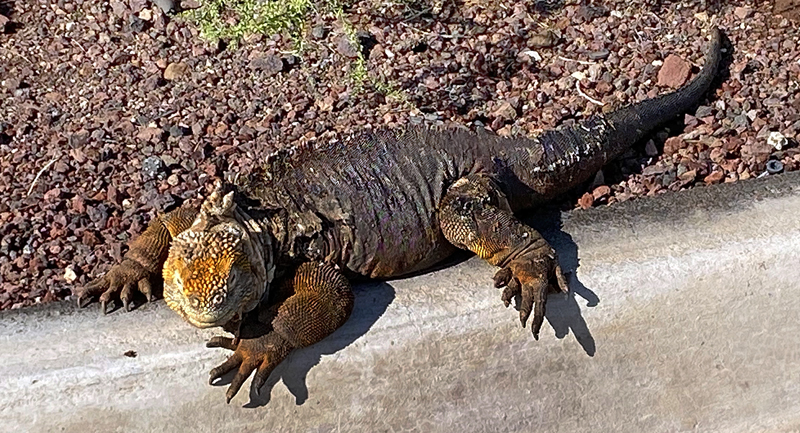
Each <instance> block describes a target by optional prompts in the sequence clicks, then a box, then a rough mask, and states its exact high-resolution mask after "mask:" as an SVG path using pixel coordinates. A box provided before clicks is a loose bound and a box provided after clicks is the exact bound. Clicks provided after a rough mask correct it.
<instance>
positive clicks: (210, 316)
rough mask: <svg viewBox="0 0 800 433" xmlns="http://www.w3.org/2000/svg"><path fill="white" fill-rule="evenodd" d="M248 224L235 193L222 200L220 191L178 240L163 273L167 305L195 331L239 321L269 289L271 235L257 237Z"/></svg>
mask: <svg viewBox="0 0 800 433" xmlns="http://www.w3.org/2000/svg"><path fill="white" fill-rule="evenodd" d="M246 219H247V216H246V215H245V214H244V213H243V212H241V211H238V212H237V209H236V207H235V205H234V204H233V193H232V192H231V193H228V194H226V195H224V196H223V195H222V194H220V191H219V189H218V190H217V191H215V192H214V193H213V194H211V196H210V197H209V198H208V199H207V200H206V201H205V202H204V203H203V206H202V207H201V210H200V213H199V215H198V216H197V219H196V220H195V222H194V224H193V225H192V227H191V228H189V229H188V230H186V231H184V232H182V233H180V234H179V235H178V236H176V237H175V239H173V242H172V246H171V247H170V250H169V255H168V257H167V261H166V262H165V263H164V269H163V276H164V299H165V300H166V301H167V305H169V307H170V308H171V309H173V310H174V311H175V312H177V313H178V314H180V315H181V316H182V317H183V318H184V319H185V320H186V321H188V322H189V323H191V324H192V325H194V326H197V327H199V328H207V327H211V326H222V325H224V324H226V323H227V322H228V321H230V320H232V319H235V318H237V317H240V316H241V315H242V314H243V313H245V312H247V311H250V310H252V309H253V308H255V307H256V306H257V305H258V302H259V301H260V300H261V297H262V296H263V295H264V293H265V292H266V290H267V288H268V283H269V281H268V277H267V273H266V272H265V270H266V269H268V268H270V267H271V263H265V260H264V259H265V258H267V260H266V261H267V262H271V260H269V258H270V257H271V255H270V254H269V251H265V250H268V249H269V243H270V242H269V239H268V236H269V235H268V234H266V233H260V234H255V235H254V233H252V230H249V229H248V224H247V222H248V221H242V220H246ZM250 227H253V226H252V225H251V226H250ZM258 238H262V239H258ZM263 238H267V239H266V244H267V245H264V239H263Z"/></svg>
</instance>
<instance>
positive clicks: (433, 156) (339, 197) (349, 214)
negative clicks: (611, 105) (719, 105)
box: [75, 29, 721, 402]
mask: <svg viewBox="0 0 800 433" xmlns="http://www.w3.org/2000/svg"><path fill="white" fill-rule="evenodd" d="M711 34H712V36H711V46H710V49H709V50H708V53H707V55H706V60H705V64H704V66H703V69H702V71H701V72H700V73H699V74H698V75H697V76H696V78H695V79H694V80H692V81H691V82H690V83H689V84H687V85H685V86H684V87H682V88H680V89H678V90H677V91H674V92H672V93H669V94H665V95H662V96H659V97H657V98H654V99H649V100H645V101H642V102H639V103H636V104H633V105H630V106H627V107H624V108H621V109H618V110H616V111H613V112H610V113H608V114H605V115H596V116H592V117H589V118H587V119H585V120H584V121H582V122H580V123H577V124H574V125H570V126H562V127H558V128H556V129H553V130H550V131H546V132H544V133H542V134H540V135H538V136H537V137H533V138H505V137H499V136H494V135H490V134H476V133H472V132H470V131H468V130H466V129H464V130H459V129H451V130H440V129H437V130H433V129H426V128H423V127H409V128H404V129H397V130H381V131H373V132H363V133H360V134H358V135H355V136H353V137H351V138H349V139H347V140H343V141H341V142H334V143H328V144H325V145H322V146H321V148H318V149H299V150H297V151H294V152H282V153H279V154H278V156H276V157H273V158H271V159H270V160H269V162H268V163H267V164H266V168H264V169H263V171H260V172H258V173H257V174H254V175H252V176H249V177H248V178H247V179H246V180H244V181H242V182H238V184H237V185H235V186H234V185H224V184H222V183H218V184H217V187H216V189H215V190H214V192H213V193H212V194H210V196H209V197H207V198H206V199H205V201H204V202H203V203H202V205H201V206H199V208H197V207H192V206H190V205H184V206H182V207H180V208H178V209H176V210H174V211H172V212H169V213H167V214H164V215H162V216H159V217H158V218H156V219H154V220H153V221H152V222H151V223H150V224H149V226H148V227H147V229H146V230H145V231H144V232H143V233H142V234H141V235H140V236H139V237H138V238H136V239H135V240H133V241H132V242H131V243H130V249H129V251H128V252H127V253H126V255H125V256H124V258H123V260H122V261H121V262H120V263H119V264H117V265H115V266H114V267H112V268H111V270H110V271H109V272H108V273H106V274H105V275H104V276H103V277H101V278H99V279H97V280H95V281H93V282H92V283H90V284H88V285H87V286H85V287H83V288H79V289H76V290H75V294H76V296H77V299H78V304H79V305H80V304H81V303H82V299H85V298H88V297H93V296H98V295H99V301H100V304H101V308H102V310H103V312H104V313H105V310H106V306H107V304H108V303H109V302H112V301H113V299H114V298H115V297H117V296H118V297H119V299H121V301H122V303H123V305H124V307H125V308H126V309H128V307H129V306H130V302H131V300H132V296H133V295H134V293H135V292H137V291H138V292H141V293H142V294H144V295H145V296H146V297H147V299H148V301H149V300H151V298H152V289H151V282H152V281H153V279H154V278H156V275H158V274H161V275H162V276H163V282H164V298H165V300H166V302H167V304H168V305H169V307H170V308H171V309H173V310H175V311H176V312H177V313H178V314H179V315H181V316H182V317H183V318H184V319H185V320H186V321H188V322H189V323H191V324H192V325H194V326H197V327H201V328H205V327H211V326H222V327H223V329H225V330H227V331H231V332H233V333H234V338H227V337H221V336H218V337H214V338H213V339H212V340H210V341H209V342H208V343H207V345H208V346H209V347H223V348H227V349H230V350H233V351H234V352H233V355H231V356H230V357H229V358H228V359H227V361H225V362H224V363H223V364H221V365H220V366H218V367H216V368H215V369H213V370H212V371H211V373H210V374H211V379H210V382H213V381H214V380H216V379H217V378H219V377H220V376H222V375H224V374H226V373H228V372H230V371H232V370H234V369H238V371H237V373H236V375H235V377H234V378H233V380H232V382H231V384H230V386H229V388H228V390H227V393H226V396H227V399H228V402H230V400H231V398H233V396H234V395H235V394H236V393H237V392H238V391H239V389H240V388H241V386H242V384H243V383H244V381H245V380H246V379H247V378H248V377H249V376H250V375H251V373H253V371H256V373H255V376H254V379H253V384H252V386H253V387H254V389H255V391H256V393H257V392H258V390H259V388H260V387H261V386H262V385H263V384H264V383H265V382H266V380H267V377H268V376H269V374H270V372H271V371H272V370H273V369H274V367H276V366H277V365H278V364H279V363H280V362H281V361H282V360H283V359H284V358H285V357H286V356H287V355H288V354H289V353H290V352H291V351H292V350H294V349H297V348H301V347H305V346H309V345H311V344H314V343H316V342H318V341H320V340H322V339H323V338H325V337H326V336H328V335H329V334H331V333H332V332H333V331H335V330H336V329H337V328H339V327H340V326H342V324H344V323H345V321H346V320H347V319H348V317H349V316H350V313H351V311H352V309H353V293H352V292H351V288H350V281H351V280H353V279H354V278H363V277H366V278H390V277H398V276H403V275H407V274H410V273H417V272H420V271H424V270H425V269H427V268H430V267H431V266H433V265H435V264H437V263H439V262H441V261H442V260H443V259H445V258H447V257H448V256H449V255H451V254H452V253H453V252H454V251H455V250H456V249H464V250H469V251H472V252H474V253H475V254H477V255H478V256H480V257H481V258H483V259H485V260H486V261H488V262H489V263H491V264H492V265H495V266H498V267H499V268H500V269H499V270H498V271H497V273H496V274H495V275H494V286H495V287H497V288H504V289H503V292H502V296H501V299H502V301H503V302H504V303H505V305H506V307H507V306H508V305H509V304H510V302H511V300H512V299H514V298H515V297H516V296H519V298H518V299H519V304H518V308H519V319H520V322H522V326H523V327H524V326H525V325H526V323H527V321H528V318H529V316H530V315H531V313H532V314H533V320H532V323H531V328H532V331H533V337H534V338H535V339H538V337H539V331H540V329H541V326H542V323H543V320H544V313H545V301H546V296H547V292H548V289H549V288H551V287H552V288H558V289H560V290H562V291H568V287H567V282H566V278H565V277H564V274H563V273H562V270H561V268H560V266H559V263H558V260H557V258H556V253H555V251H554V250H553V248H552V247H551V246H550V245H549V244H548V243H547V242H546V241H545V240H544V239H543V238H542V236H541V235H540V234H539V233H538V232H537V231H536V230H534V229H532V228H531V227H529V226H527V225H525V224H523V223H521V222H520V221H519V220H518V219H517V218H516V217H515V216H514V213H515V212H517V211H520V210H522V209H526V208H531V207H533V206H536V205H537V204H539V203H542V202H543V201H546V200H549V199H552V198H553V197H555V196H557V195H558V194H561V193H564V192H566V191H568V190H570V189H571V188H573V187H575V186H576V185H578V184H580V183H581V182H584V181H585V180H587V179H588V178H590V177H591V176H593V175H594V174H595V173H596V172H597V171H598V170H599V169H600V168H601V167H602V166H603V165H604V164H606V163H608V162H609V161H611V160H612V159H614V158H615V157H617V156H619V155H620V154H621V153H622V152H624V151H625V150H626V149H628V148H629V147H631V146H632V145H633V144H634V143H636V142H637V141H639V140H641V139H642V138H643V137H645V136H646V135H647V134H649V133H651V132H652V131H653V130H654V129H655V128H657V127H658V126H659V125H662V124H663V123H665V122H666V121H669V120H671V119H673V118H675V117H676V116H677V115H680V114H682V113H684V112H686V111H687V110H689V109H691V108H692V107H693V106H696V104H698V103H699V102H700V101H701V98H703V97H704V95H705V94H706V92H707V91H708V90H709V88H710V86H711V83H712V81H713V79H714V77H715V76H716V72H717V68H718V64H719V60H720V56H721V54H720V51H721V35H720V31H719V30H718V29H714V30H712V31H711ZM248 312H252V313H248ZM246 317H250V318H252V317H255V318H254V319H246Z"/></svg>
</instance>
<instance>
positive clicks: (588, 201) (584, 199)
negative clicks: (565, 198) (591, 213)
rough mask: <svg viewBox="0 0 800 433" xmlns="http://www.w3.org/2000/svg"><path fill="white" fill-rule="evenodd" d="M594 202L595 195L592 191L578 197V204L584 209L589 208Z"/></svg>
mask: <svg viewBox="0 0 800 433" xmlns="http://www.w3.org/2000/svg"><path fill="white" fill-rule="evenodd" d="M593 204H594V196H593V195H592V194H590V193H588V192H587V193H585V194H583V195H582V196H581V198H579V199H578V206H580V207H581V208H582V209H589V208H590V207H592V205H593Z"/></svg>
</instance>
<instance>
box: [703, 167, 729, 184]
mask: <svg viewBox="0 0 800 433" xmlns="http://www.w3.org/2000/svg"><path fill="white" fill-rule="evenodd" d="M724 177H725V173H724V172H722V171H721V170H720V171H714V172H712V173H711V174H709V175H708V176H706V177H705V178H703V182H705V183H706V184H708V185H711V184H714V183H719V182H720V181H721V180H722V179H723V178H724Z"/></svg>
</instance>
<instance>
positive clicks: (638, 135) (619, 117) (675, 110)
mask: <svg viewBox="0 0 800 433" xmlns="http://www.w3.org/2000/svg"><path fill="white" fill-rule="evenodd" d="M721 46H722V34H721V32H720V30H719V29H718V28H715V29H714V30H713V31H712V35H711V46H710V47H709V50H708V53H707V54H706V60H705V64H704V65H703V70H702V71H700V74H698V75H697V77H696V78H695V79H694V80H692V82H690V83H689V84H687V85H685V86H683V87H681V88H680V89H678V90H676V91H674V92H672V93H667V94H666V95H661V96H658V97H656V98H653V99H648V100H645V101H642V102H639V103H637V104H633V105H629V106H627V107H624V108H621V109H619V110H616V111H614V112H611V113H609V114H607V115H606V116H605V117H606V120H607V121H608V122H609V123H611V125H612V126H613V127H614V129H615V137H613V140H612V141H613V142H616V143H617V144H619V145H624V148H627V147H628V146H629V145H631V144H633V143H636V142H637V141H639V140H641V139H642V138H643V137H644V136H645V135H646V134H647V133H649V132H650V131H652V130H653V129H655V128H657V127H658V126H659V125H661V124H663V123H664V122H667V121H669V120H670V119H673V118H674V117H675V116H677V115H680V114H683V113H685V112H686V111H688V110H690V109H691V108H693V107H694V106H695V105H696V104H698V103H699V101H700V99H701V98H702V97H703V96H704V95H705V94H706V92H708V90H709V88H710V87H711V83H712V81H714V77H715V76H716V75H717V68H718V67H719V62H720V57H721ZM622 150H624V149H622Z"/></svg>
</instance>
